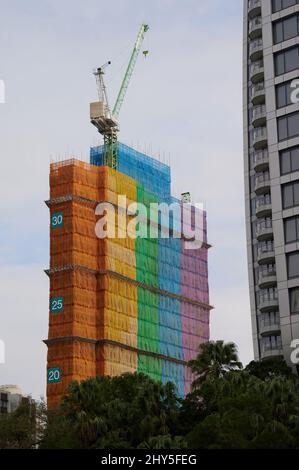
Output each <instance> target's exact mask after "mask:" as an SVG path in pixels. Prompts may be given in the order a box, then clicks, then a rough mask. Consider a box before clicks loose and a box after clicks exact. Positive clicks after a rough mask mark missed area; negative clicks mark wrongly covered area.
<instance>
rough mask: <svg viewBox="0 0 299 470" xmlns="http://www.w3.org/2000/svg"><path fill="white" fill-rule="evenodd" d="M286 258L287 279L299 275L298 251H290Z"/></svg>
mask: <svg viewBox="0 0 299 470" xmlns="http://www.w3.org/2000/svg"><path fill="white" fill-rule="evenodd" d="M287 260H288V276H289V279H292V278H294V277H298V276H299V251H295V252H294V253H290V254H289V255H288V257H287Z"/></svg>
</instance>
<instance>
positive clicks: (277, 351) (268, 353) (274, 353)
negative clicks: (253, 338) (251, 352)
mask: <svg viewBox="0 0 299 470" xmlns="http://www.w3.org/2000/svg"><path fill="white" fill-rule="evenodd" d="M282 355H283V352H282V348H269V349H265V350H264V351H262V352H261V357H262V359H268V358H269V357H279V356H282Z"/></svg>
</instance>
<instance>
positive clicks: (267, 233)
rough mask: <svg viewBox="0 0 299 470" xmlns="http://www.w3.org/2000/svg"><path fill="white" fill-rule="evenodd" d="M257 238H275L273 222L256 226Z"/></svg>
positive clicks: (259, 239) (261, 239)
mask: <svg viewBox="0 0 299 470" xmlns="http://www.w3.org/2000/svg"><path fill="white" fill-rule="evenodd" d="M256 238H257V240H258V241H263V240H271V239H272V238H273V227H272V223H271V224H262V225H260V226H259V225H258V226H257V227H256Z"/></svg>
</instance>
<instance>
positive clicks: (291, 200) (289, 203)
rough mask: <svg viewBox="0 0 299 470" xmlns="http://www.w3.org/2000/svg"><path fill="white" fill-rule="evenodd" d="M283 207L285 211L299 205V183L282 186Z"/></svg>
mask: <svg viewBox="0 0 299 470" xmlns="http://www.w3.org/2000/svg"><path fill="white" fill-rule="evenodd" d="M282 205H283V208H284V209H289V208H290V207H294V206H298V205H299V181H294V183H287V184H284V185H283V186H282Z"/></svg>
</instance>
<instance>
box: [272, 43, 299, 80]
mask: <svg viewBox="0 0 299 470" xmlns="http://www.w3.org/2000/svg"><path fill="white" fill-rule="evenodd" d="M274 63H275V75H282V74H283V73H287V72H291V71H292V70H296V69H297V68H299V47H298V46H295V47H291V48H290V49H286V50H284V51H282V52H277V53H276V54H275V56H274Z"/></svg>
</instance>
